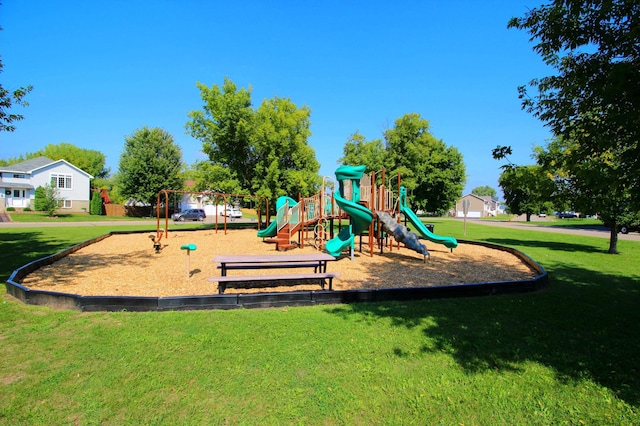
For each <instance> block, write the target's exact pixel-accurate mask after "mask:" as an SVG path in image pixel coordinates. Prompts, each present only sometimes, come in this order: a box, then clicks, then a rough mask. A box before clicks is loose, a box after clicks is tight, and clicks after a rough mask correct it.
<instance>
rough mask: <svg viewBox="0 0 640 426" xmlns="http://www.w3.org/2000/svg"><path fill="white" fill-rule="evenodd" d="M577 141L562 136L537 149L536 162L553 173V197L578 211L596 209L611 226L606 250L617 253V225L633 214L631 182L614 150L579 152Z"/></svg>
mask: <svg viewBox="0 0 640 426" xmlns="http://www.w3.org/2000/svg"><path fill="white" fill-rule="evenodd" d="M578 145H579V144H578V143H576V142H574V141H567V140H565V139H563V138H556V139H554V140H552V141H551V142H550V143H549V144H547V146H546V147H545V148H537V149H536V157H537V160H538V163H539V164H541V165H542V167H543V168H544V169H545V170H547V171H548V173H550V175H552V176H553V177H554V183H555V188H554V194H555V196H554V201H555V203H554V204H556V205H558V200H565V201H568V202H569V203H571V205H572V206H573V207H574V208H575V209H577V210H578V211H580V212H589V213H597V214H598V216H599V217H600V219H601V220H602V221H603V222H604V223H605V225H607V226H609V227H610V229H611V233H610V237H609V250H608V251H609V253H617V252H618V249H617V244H618V233H617V229H618V225H619V224H623V223H628V222H629V221H630V220H631V218H632V217H633V216H634V212H633V209H631V208H630V206H631V205H632V202H631V197H632V187H631V183H630V182H627V181H626V180H625V179H621V175H622V176H624V175H626V171H624V170H622V169H621V168H622V165H621V163H620V158H619V156H618V155H617V153H616V152H615V150H613V149H612V150H609V151H607V152H605V153H600V154H592V155H591V156H589V157H585V156H584V155H582V153H581V150H580V149H579V148H578Z"/></svg>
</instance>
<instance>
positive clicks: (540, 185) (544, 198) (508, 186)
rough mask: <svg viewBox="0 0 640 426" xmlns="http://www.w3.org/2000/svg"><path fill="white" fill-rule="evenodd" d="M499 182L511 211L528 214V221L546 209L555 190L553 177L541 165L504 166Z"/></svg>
mask: <svg viewBox="0 0 640 426" xmlns="http://www.w3.org/2000/svg"><path fill="white" fill-rule="evenodd" d="M498 183H499V184H500V187H501V188H502V192H503V193H504V199H505V204H506V205H507V207H508V208H509V211H510V212H511V213H513V214H517V215H520V214H524V215H526V217H527V222H529V221H530V220H531V215H532V214H538V213H540V212H542V211H546V209H547V207H546V203H547V202H548V201H549V199H550V197H551V195H552V193H553V190H554V185H553V179H551V177H550V176H549V175H548V174H547V173H546V172H545V170H544V169H543V168H542V167H541V166H539V165H530V166H514V167H507V168H504V169H503V171H502V173H501V174H500V178H499V179H498Z"/></svg>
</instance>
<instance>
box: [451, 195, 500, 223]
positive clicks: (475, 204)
mask: <svg viewBox="0 0 640 426" xmlns="http://www.w3.org/2000/svg"><path fill="white" fill-rule="evenodd" d="M465 200H468V201H469V211H468V213H467V217H470V218H482V217H488V216H497V214H498V213H499V210H498V207H499V202H498V201H497V200H495V199H493V198H492V197H490V196H488V195H487V196H479V195H475V194H467V195H464V196H463V197H462V198H460V199H459V200H458V201H457V202H456V207H455V210H454V216H456V217H464V209H463V205H464V204H463V203H464V201H465Z"/></svg>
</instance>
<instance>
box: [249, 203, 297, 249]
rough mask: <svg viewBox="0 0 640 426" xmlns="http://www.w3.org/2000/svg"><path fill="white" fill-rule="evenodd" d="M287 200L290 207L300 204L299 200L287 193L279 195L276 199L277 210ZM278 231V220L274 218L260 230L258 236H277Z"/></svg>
mask: <svg viewBox="0 0 640 426" xmlns="http://www.w3.org/2000/svg"><path fill="white" fill-rule="evenodd" d="M287 201H288V202H289V208H291V207H293V206H295V205H296V204H298V202H297V201H296V200H294V199H293V198H291V197H287V196H286V195H284V196H282V197H278V199H277V200H276V211H278V210H279V209H280V207H282V206H284V203H285V202H287ZM277 233H278V221H277V220H273V221H271V223H270V224H269V226H267V227H266V228H264V229H261V230H259V231H258V237H259V238H269V237H275V236H276V234H277Z"/></svg>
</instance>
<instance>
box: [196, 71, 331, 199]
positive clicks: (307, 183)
mask: <svg viewBox="0 0 640 426" xmlns="http://www.w3.org/2000/svg"><path fill="white" fill-rule="evenodd" d="M198 87H199V88H200V92H201V96H202V99H203V101H204V107H203V110H202V111H192V112H190V113H189V117H190V118H191V120H190V121H188V122H187V125H186V127H187V129H188V131H189V132H190V134H191V135H192V136H193V137H195V138H197V139H200V140H201V141H202V147H203V149H202V150H203V152H204V153H206V154H207V155H208V157H209V161H210V163H211V166H220V167H226V168H228V169H229V171H230V174H229V177H230V179H237V181H238V183H239V185H240V187H241V188H242V190H243V191H246V192H248V193H253V194H255V195H261V196H265V197H267V198H276V197H278V196H281V195H289V196H293V197H296V196H297V195H298V194H300V195H302V196H307V195H311V194H312V193H313V192H315V191H316V190H317V188H318V186H319V184H320V177H319V176H318V171H319V168H320V166H319V164H318V162H317V160H316V158H315V151H314V150H313V148H312V147H311V146H309V144H308V138H309V136H310V134H311V132H310V130H309V127H310V121H309V116H310V114H311V110H310V109H309V108H307V107H302V108H298V107H297V106H296V105H295V104H294V103H293V102H292V101H291V100H289V99H284V98H278V97H275V98H273V99H265V100H264V101H263V102H262V104H261V105H260V107H259V108H258V109H257V110H254V109H253V108H252V104H251V90H250V89H248V90H247V89H240V90H239V89H238V88H237V86H236V85H235V84H234V83H233V82H232V81H231V80H229V79H227V78H225V80H224V84H223V85H222V87H218V86H217V85H213V86H212V87H211V88H209V87H207V86H205V85H202V84H198ZM207 167H209V166H207Z"/></svg>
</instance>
